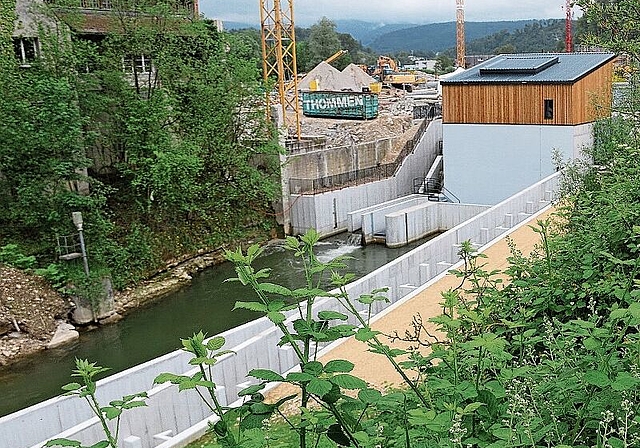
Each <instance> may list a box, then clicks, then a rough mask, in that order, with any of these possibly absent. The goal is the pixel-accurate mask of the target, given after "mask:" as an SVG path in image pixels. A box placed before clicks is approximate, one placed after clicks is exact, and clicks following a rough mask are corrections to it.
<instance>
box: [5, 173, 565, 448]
mask: <svg viewBox="0 0 640 448" xmlns="http://www.w3.org/2000/svg"><path fill="white" fill-rule="evenodd" d="M559 176H560V173H556V174H554V175H553V176H550V177H548V178H547V179H544V180H542V181H540V182H539V183H537V184H535V185H533V186H532V187H530V188H528V189H526V190H524V191H522V192H521V193H519V194H517V195H515V196H513V197H511V198H509V199H507V200H505V201H504V202H502V203H500V204H498V205H496V206H494V207H492V208H490V209H489V210H486V211H484V212H482V213H480V214H479V215H478V216H476V217H474V218H472V219H470V220H468V221H466V222H464V223H462V224H459V225H457V226H455V227H454V228H452V229H451V230H449V231H448V232H446V233H444V234H442V235H439V236H438V237H436V238H434V239H432V240H430V241H429V242H427V243H425V244H423V245H422V246H420V247H417V248H416V249H414V250H412V251H411V252H408V253H407V254H405V255H403V256H401V257H399V258H397V259H396V260H394V261H393V262H391V263H389V264H387V265H385V266H382V267H380V268H378V269H377V270H375V271H374V272H372V273H370V274H369V275H367V276H365V277H363V278H361V279H360V280H357V281H355V282H353V283H351V284H349V285H348V286H347V290H348V292H349V294H350V295H351V296H352V297H358V296H359V295H361V294H366V293H369V292H370V291H371V290H373V289H375V288H381V287H388V288H389V292H388V294H387V297H388V298H389V301H390V303H395V302H397V301H398V300H400V299H401V298H403V297H405V296H406V295H407V294H410V293H412V292H413V291H415V290H416V289H417V288H419V287H421V285H423V284H425V283H426V282H428V281H429V280H430V279H432V278H434V277H435V276H436V275H438V274H440V273H442V272H444V271H446V270H447V269H449V268H450V267H451V266H452V265H453V264H454V263H455V262H456V261H457V258H458V257H457V252H458V247H459V244H460V243H462V242H463V241H465V240H471V241H472V242H473V243H474V244H477V245H478V246H481V245H484V244H486V243H487V242H489V241H490V240H492V239H494V238H495V237H497V236H499V235H501V234H503V233H504V232H506V231H508V230H509V229H510V228H512V227H513V226H515V225H517V223H519V222H522V221H524V220H526V219H527V218H528V217H530V216H531V215H532V214H533V213H536V212H537V211H539V210H541V209H543V208H545V207H546V206H548V205H549V204H550V200H551V198H552V196H553V192H554V191H555V190H556V188H557V186H558V182H559ZM386 306H387V304H385V303H382V302H376V305H375V307H374V309H373V313H374V314H375V313H378V312H380V311H382V310H383V309H384V308H385V307H386ZM322 309H336V310H337V309H340V305H339V304H338V303H337V302H336V300H335V299H332V298H320V299H318V300H317V302H316V306H315V312H318V311H320V310H322ZM360 310H361V311H363V312H364V311H366V309H365V307H364V305H363V306H361V308H360ZM295 313H296V311H295V310H294V311H291V312H290V313H289V314H288V318H287V323H288V325H291V324H292V322H293V320H294V319H295V318H296V314H295ZM222 335H223V336H224V337H225V338H226V339H227V345H226V346H225V348H226V349H231V350H233V351H235V352H236V354H235V355H230V356H226V357H224V358H223V359H221V360H220V362H219V363H218V364H216V365H215V366H214V381H215V382H216V383H217V384H218V385H220V386H222V388H221V390H220V397H221V401H222V402H223V403H232V402H234V401H235V400H236V395H235V394H236V393H237V391H238V390H239V389H241V388H243V387H245V386H246V384H247V382H248V379H247V377H246V373H247V372H248V371H249V370H250V369H252V368H255V367H265V368H271V369H274V370H277V371H280V372H285V371H287V370H289V369H291V368H293V367H294V366H295V365H296V360H295V357H294V354H293V353H292V350H290V349H286V348H279V347H277V342H278V341H279V339H280V334H279V333H278V331H276V330H275V329H274V328H273V325H272V324H271V323H270V322H269V321H268V320H267V319H266V318H261V319H257V320H254V321H252V322H249V323H247V324H244V325H242V326H240V327H237V328H235V329H232V330H229V331H226V332H224V333H222ZM188 359H189V354H187V353H185V352H182V351H176V352H172V353H169V354H167V355H164V356H162V357H160V358H156V359H154V360H151V361H149V362H146V363H144V364H141V365H139V366H136V367H133V368H131V369H128V370H126V371H124V372H121V373H118V374H116V375H113V376H111V377H109V378H106V379H104V380H101V381H99V382H98V396H99V399H100V400H101V402H103V403H105V404H106V403H108V402H109V401H111V400H115V399H119V398H120V397H122V396H123V395H126V394H130V393H135V392H139V391H142V390H148V391H149V400H148V404H149V406H148V407H147V408H139V409H133V410H131V411H128V412H126V413H125V414H124V417H123V419H122V426H121V431H120V438H119V446H120V447H122V448H152V447H156V446H159V447H162V448H170V447H179V446H184V444H185V440H187V439H188V438H189V437H196V436H197V435H199V434H202V433H203V431H204V429H206V424H205V423H203V420H204V419H206V418H208V417H207V415H210V412H209V410H208V409H207V406H206V405H205V404H204V403H203V402H202V400H201V399H200V397H198V395H197V394H196V393H194V392H193V391H186V392H181V393H178V389H177V387H175V386H170V385H168V384H163V385H160V386H157V387H152V382H153V379H154V378H155V377H156V376H157V375H158V374H160V373H162V372H173V373H182V372H187V374H188V373H189V372H190V371H192V370H191V368H190V366H189V365H188V364H187V362H188ZM193 425H198V426H197V428H198V431H200V432H199V433H198V432H197V431H196V432H193V431H194V430H192V429H190V428H191V427H192V426H193ZM57 437H68V438H71V439H77V440H80V441H82V442H83V443H85V444H93V443H95V442H96V441H98V440H101V437H100V428H99V423H98V421H97V419H96V418H92V417H91V414H90V412H89V409H88V408H87V405H86V403H85V402H84V401H83V400H80V399H77V398H73V397H57V398H53V399H51V400H47V401H45V402H42V403H39V404H37V405H35V406H32V407H29V408H27V409H24V410H21V411H18V412H16V413H13V414H10V415H8V416H5V417H3V418H0V448H28V447H33V448H36V447H38V448H40V447H41V446H42V445H43V444H44V443H45V442H46V441H47V440H49V439H52V438H57Z"/></svg>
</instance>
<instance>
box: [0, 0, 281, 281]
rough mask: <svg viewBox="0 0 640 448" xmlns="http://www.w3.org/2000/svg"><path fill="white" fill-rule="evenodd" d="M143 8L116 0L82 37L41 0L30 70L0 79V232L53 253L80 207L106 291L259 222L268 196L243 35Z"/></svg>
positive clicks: (269, 172)
mask: <svg viewBox="0 0 640 448" xmlns="http://www.w3.org/2000/svg"><path fill="white" fill-rule="evenodd" d="M152 3H154V4H151V5H145V4H144V3H140V2H136V3H135V4H126V3H123V4H122V5H123V6H122V7H121V4H120V3H119V4H118V6H117V7H115V8H114V9H113V10H111V11H109V12H105V15H109V23H110V24H111V25H110V28H109V29H108V31H107V32H105V33H104V34H102V35H100V36H97V37H94V38H92V39H89V40H87V39H86V36H85V35H84V34H82V23H83V22H82V21H81V20H78V18H79V17H80V18H81V15H82V12H81V11H80V12H77V10H75V9H73V8H70V7H66V6H65V7H63V8H60V4H59V3H47V4H46V5H45V7H46V8H48V12H49V14H51V17H54V18H55V20H54V21H53V22H51V23H53V24H54V26H52V27H50V28H47V26H46V24H45V23H43V25H42V26H41V35H40V36H39V40H40V42H41V43H42V56H43V57H42V59H41V61H40V62H39V63H36V64H33V66H32V67H31V68H30V69H29V70H24V69H19V68H18V67H17V64H16V63H13V64H12V67H11V70H8V71H6V70H5V72H6V73H5V72H3V76H2V77H1V79H0V114H1V116H3V117H5V118H3V120H2V123H3V125H2V126H0V237H2V239H3V240H4V241H6V242H11V241H16V242H21V241H30V242H32V244H33V246H34V247H37V248H38V250H40V251H43V252H46V253H49V254H51V255H52V254H53V253H54V251H53V247H52V246H53V241H54V238H53V236H54V233H57V232H60V233H63V232H65V230H64V229H65V228H67V227H69V226H71V223H70V219H69V212H70V211H76V210H79V211H83V212H85V213H86V215H85V222H86V226H85V236H86V238H87V240H88V241H91V256H92V260H93V263H94V266H96V268H98V267H100V266H102V267H105V268H107V269H109V270H110V271H111V272H112V273H113V274H114V275H115V278H114V282H115V285H116V286H123V285H124V284H126V283H127V282H129V281H135V280H137V279H140V278H143V277H144V276H145V275H148V274H151V273H153V272H154V271H155V270H156V269H157V268H159V267H160V266H161V265H162V264H164V263H163V259H164V260H166V259H173V258H175V257H178V256H183V255H184V254H185V253H187V252H191V251H196V250H198V249H201V248H203V247H207V246H209V245H217V244H219V243H220V241H222V240H224V239H225V236H224V235H227V234H231V233H233V234H238V231H239V230H241V229H243V228H245V227H247V226H256V225H259V226H260V227H263V228H266V227H268V226H269V225H270V224H269V223H271V222H272V221H273V219H272V218H271V217H269V216H268V215H267V214H268V213H269V212H270V211H271V201H272V200H273V199H275V198H276V197H277V195H278V192H279V182H278V176H279V165H278V162H277V160H278V159H277V153H278V147H277V145H276V144H275V141H274V140H273V139H272V137H271V136H272V135H273V133H272V132H271V129H270V124H269V122H268V121H267V119H266V113H265V110H264V107H263V96H264V91H263V89H262V85H261V76H260V70H261V62H260V58H259V55H260V53H259V51H258V50H259V45H258V42H257V41H256V39H255V35H252V34H251V33H238V34H236V35H230V34H227V33H219V32H218V31H217V30H216V28H215V26H214V24H213V23H210V22H208V21H206V20H191V19H187V18H185V17H184V16H183V15H181V14H180V13H176V12H175V11H174V10H172V9H171V10H169V9H167V7H166V5H164V4H157V3H155V2H152ZM122 8H131V10H128V9H122ZM150 17H151V18H152V20H150V19H149V18H150ZM65 25H66V26H65ZM10 48H11V53H13V51H12V50H13V48H12V45H11V47H10ZM123 61H124V64H123ZM123 65H124V67H123ZM7 74H10V75H11V76H5V75H7ZM76 181H82V184H81V185H82V186H88V187H89V189H88V192H89V194H87V191H86V188H85V189H84V191H75V190H74V189H71V188H69V185H73V182H76ZM68 230H70V229H68ZM27 252H29V253H32V252H31V251H29V250H27Z"/></svg>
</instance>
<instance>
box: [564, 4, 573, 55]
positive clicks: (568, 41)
mask: <svg viewBox="0 0 640 448" xmlns="http://www.w3.org/2000/svg"><path fill="white" fill-rule="evenodd" d="M564 10H565V14H566V18H565V24H564V27H565V28H564V39H565V40H564V43H565V51H566V52H567V53H572V52H573V31H572V25H573V24H572V17H571V15H572V14H571V0H567V3H566V4H565V7H564Z"/></svg>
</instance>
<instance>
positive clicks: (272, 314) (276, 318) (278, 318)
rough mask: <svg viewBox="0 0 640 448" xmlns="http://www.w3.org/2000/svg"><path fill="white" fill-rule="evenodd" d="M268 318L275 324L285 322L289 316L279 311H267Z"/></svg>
mask: <svg viewBox="0 0 640 448" xmlns="http://www.w3.org/2000/svg"><path fill="white" fill-rule="evenodd" d="M267 318H268V319H269V320H270V321H271V322H273V323H274V324H276V325H278V324H281V323H282V322H284V321H285V320H286V318H287V317H286V316H285V315H284V314H282V313H281V312H279V311H269V312H268V313H267Z"/></svg>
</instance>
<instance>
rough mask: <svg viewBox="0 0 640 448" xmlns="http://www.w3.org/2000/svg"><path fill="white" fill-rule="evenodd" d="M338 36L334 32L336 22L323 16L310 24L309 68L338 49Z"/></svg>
mask: <svg viewBox="0 0 640 448" xmlns="http://www.w3.org/2000/svg"><path fill="white" fill-rule="evenodd" d="M340 49H341V48H340V38H339V37H338V33H337V32H336V24H335V23H334V22H332V21H331V20H329V19H327V18H326V17H323V18H322V19H320V21H318V23H316V24H315V25H312V26H311V29H310V32H309V52H310V54H311V61H310V66H308V67H307V68H308V69H311V68H313V67H315V66H316V65H318V64H319V63H320V62H322V61H324V60H325V59H327V58H328V57H329V56H331V55H332V54H334V53H335V52H336V51H338V50H340Z"/></svg>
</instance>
